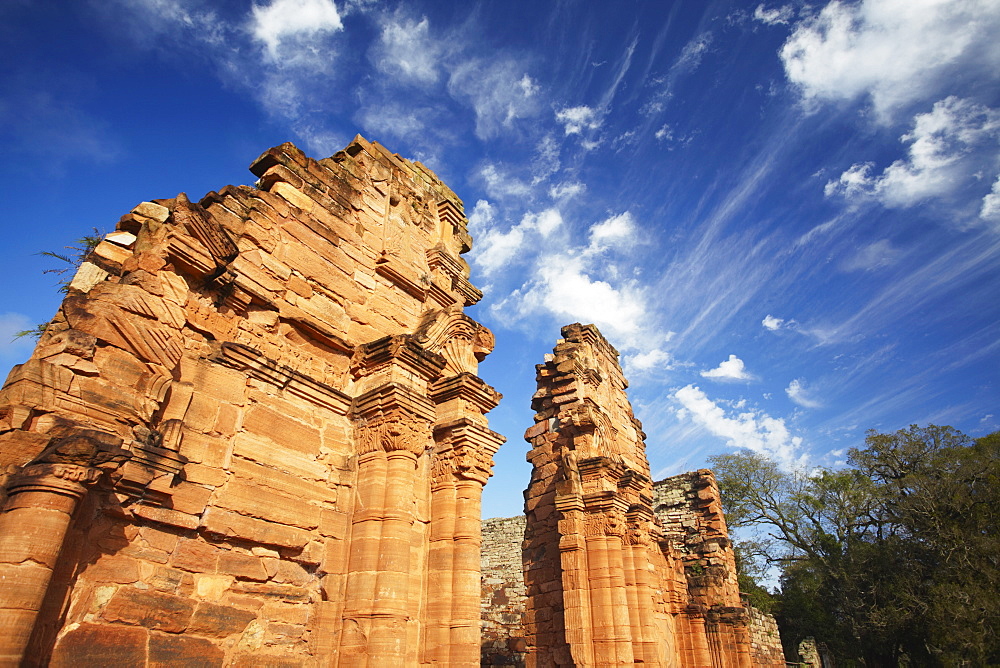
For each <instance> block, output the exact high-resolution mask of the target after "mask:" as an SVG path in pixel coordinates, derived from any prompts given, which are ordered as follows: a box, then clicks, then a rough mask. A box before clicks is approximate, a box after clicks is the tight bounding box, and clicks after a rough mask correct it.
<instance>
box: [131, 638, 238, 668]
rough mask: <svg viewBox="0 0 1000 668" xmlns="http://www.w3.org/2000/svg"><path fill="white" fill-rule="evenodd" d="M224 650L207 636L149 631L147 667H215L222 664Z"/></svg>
mask: <svg viewBox="0 0 1000 668" xmlns="http://www.w3.org/2000/svg"><path fill="white" fill-rule="evenodd" d="M224 661H225V652H223V651H222V648H221V647H218V646H217V645H216V644H215V643H213V642H212V641H211V640H209V639H207V638H197V637H194V636H175V635H166V634H162V633H151V634H150V636H149V664H148V665H149V668H175V667H176V666H184V667H185V668H215V667H216V666H222V665H223V662H224Z"/></svg>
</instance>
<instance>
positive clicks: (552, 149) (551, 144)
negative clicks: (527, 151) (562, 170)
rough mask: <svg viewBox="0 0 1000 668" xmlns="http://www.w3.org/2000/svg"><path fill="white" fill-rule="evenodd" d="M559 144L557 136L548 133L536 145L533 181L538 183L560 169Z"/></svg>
mask: <svg viewBox="0 0 1000 668" xmlns="http://www.w3.org/2000/svg"><path fill="white" fill-rule="evenodd" d="M559 166H560V161H559V144H558V142H556V140H555V137H553V136H552V135H551V134H547V135H545V136H544V137H542V139H541V140H540V141H539V142H538V145H537V146H536V147H535V159H534V160H533V161H532V163H531V174H532V178H531V183H532V184H533V185H537V184H539V183H542V182H543V181H545V180H546V179H548V178H549V177H550V176H552V175H553V174H555V173H556V172H558V171H559Z"/></svg>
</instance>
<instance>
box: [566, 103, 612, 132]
mask: <svg viewBox="0 0 1000 668" xmlns="http://www.w3.org/2000/svg"><path fill="white" fill-rule="evenodd" d="M556 121H557V122H559V123H562V124H563V130H564V131H565V133H566V135H567V136H568V135H578V134H583V132H584V131H586V130H598V129H600V127H601V124H602V123H604V115H603V114H601V113H600V112H598V111H597V110H595V109H591V108H590V107H588V106H585V105H582V106H579V107H567V108H565V109H560V110H559V111H557V112H556Z"/></svg>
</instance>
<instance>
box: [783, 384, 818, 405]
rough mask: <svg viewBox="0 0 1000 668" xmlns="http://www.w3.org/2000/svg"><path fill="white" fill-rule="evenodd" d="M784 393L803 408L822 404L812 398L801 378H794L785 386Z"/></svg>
mask: <svg viewBox="0 0 1000 668" xmlns="http://www.w3.org/2000/svg"><path fill="white" fill-rule="evenodd" d="M785 394H787V395H788V398H789V399H791V400H792V401H794V402H795V403H796V404H798V405H799V406H802V407H803V408H819V407H820V406H822V405H823V404H822V403H821V402H820V401H818V400H817V399H815V398H813V397H812V395H811V393H810V392H809V390H807V389H806V386H805V382H804V381H803V380H802V379H801V378H796V379H794V380H793V381H792V382H791V383H789V384H788V387H786V388H785Z"/></svg>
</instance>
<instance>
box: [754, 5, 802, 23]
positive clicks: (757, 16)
mask: <svg viewBox="0 0 1000 668" xmlns="http://www.w3.org/2000/svg"><path fill="white" fill-rule="evenodd" d="M794 15H795V9H794V8H793V7H792V6H791V5H781V6H780V7H772V8H771V9H767V8H765V7H764V5H757V7H756V9H754V10H753V20H754V21H759V22H761V23H763V24H765V25H769V26H773V25H788V22H789V21H791V20H792V17H793V16H794Z"/></svg>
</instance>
